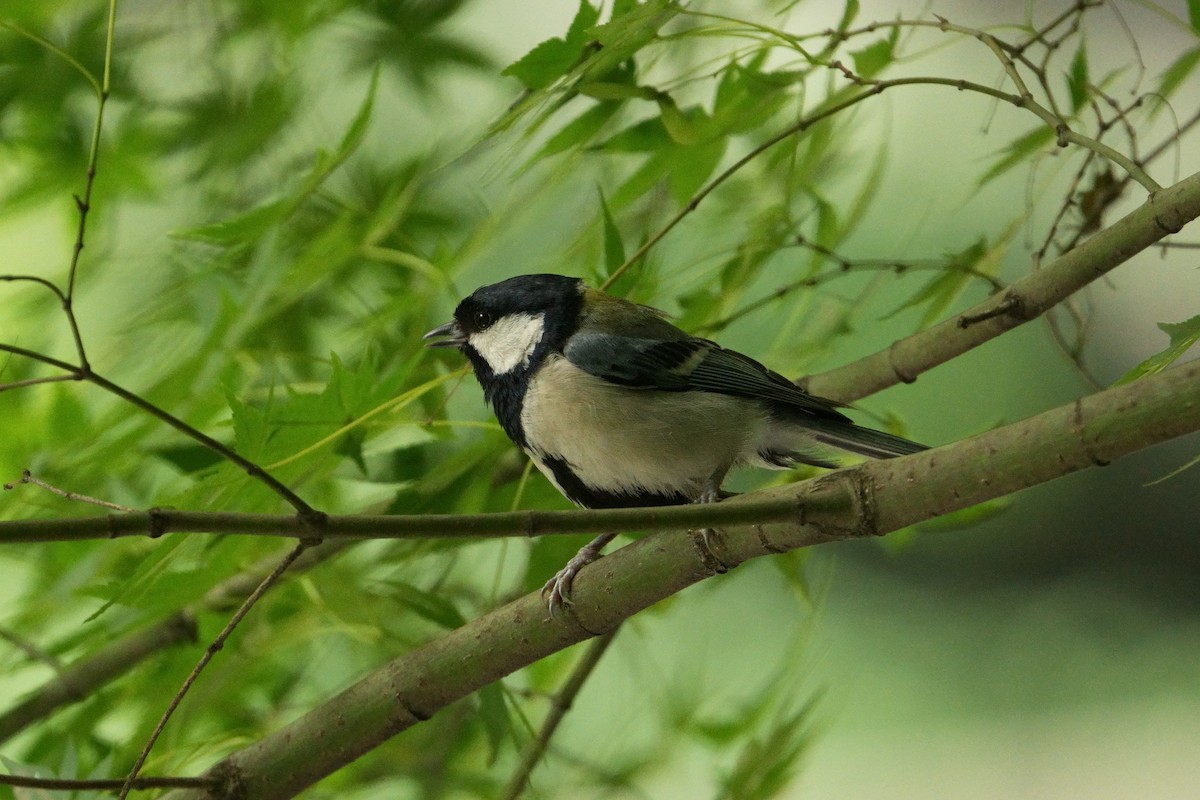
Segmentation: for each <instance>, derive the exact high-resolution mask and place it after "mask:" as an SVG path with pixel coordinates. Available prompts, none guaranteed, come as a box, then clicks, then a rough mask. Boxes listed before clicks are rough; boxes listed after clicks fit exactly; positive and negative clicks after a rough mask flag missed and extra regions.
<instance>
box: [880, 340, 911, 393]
mask: <svg viewBox="0 0 1200 800" xmlns="http://www.w3.org/2000/svg"><path fill="white" fill-rule="evenodd" d="M902 341H903V339H897V340H896V341H894V342H892V344H891V346H890V347H888V350H887V354H888V366H890V367H891V368H892V374H893V375H895V376H896V377H897V378H898V379H899V380H900V382H901V383H916V382H917V373H912V372H908V371H906V370H904V369H902V368H901V366H900V363H899V362H898V361H897V359H896V346H897V345H899V344H900V343H901V342H902Z"/></svg>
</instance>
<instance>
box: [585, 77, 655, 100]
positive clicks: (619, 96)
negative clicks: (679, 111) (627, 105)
mask: <svg viewBox="0 0 1200 800" xmlns="http://www.w3.org/2000/svg"><path fill="white" fill-rule="evenodd" d="M576 91H578V92H579V93H580V94H581V95H584V96H585V97H590V98H592V99H593V100H656V99H658V92H657V91H656V90H654V89H651V88H650V87H649V86H638V85H637V84H635V83H617V82H614V81H588V82H586V83H580V84H579V86H578V88H577V89H576Z"/></svg>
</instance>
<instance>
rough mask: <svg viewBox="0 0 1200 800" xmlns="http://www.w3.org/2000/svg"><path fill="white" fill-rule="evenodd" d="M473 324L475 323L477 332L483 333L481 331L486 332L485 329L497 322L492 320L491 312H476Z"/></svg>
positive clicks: (472, 320) (472, 319)
mask: <svg viewBox="0 0 1200 800" xmlns="http://www.w3.org/2000/svg"><path fill="white" fill-rule="evenodd" d="M471 322H472V323H474V325H475V330H477V331H481V330H484V329H485V328H487V327H489V326H491V324H492V323H493V322H495V320H494V319H492V315H491V313H490V312H487V311H476V312H475V315H474V316H473V317H472V318H471Z"/></svg>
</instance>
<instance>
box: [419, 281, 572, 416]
mask: <svg viewBox="0 0 1200 800" xmlns="http://www.w3.org/2000/svg"><path fill="white" fill-rule="evenodd" d="M584 288H585V287H584V283H583V281H581V280H579V279H578V278H568V277H566V276H565V275H518V276H517V277H515V278H509V279H508V280H506V281H501V282H500V283H493V284H491V285H489V286H482V287H480V288H478V289H476V290H475V291H474V292H473V293H472V294H471V295H470V296H469V297H467V298H465V299H464V300H463V301H462V302H461V303H459V304H458V308H457V309H455V311H454V321H453V322H448V323H446V324H445V325H442V326H440V327H438V328H434V329H433V330H431V331H430V332H429V333H427V334H425V338H426V339H430V338H434V341H431V342H430V343H429V345H428V346H429V347H457V348H459V349H460V350H462V351H463V352H464V353H465V354H466V356H467V358H468V359H470V361H471V366H473V367H474V368H475V377H476V378H478V379H479V383H480V385H482V386H483V391H484V396H485V397H486V398H487V400H488V402H490V403H491V404H492V406H493V407H494V408H495V410H496V414H497V416H500V417H501V422H502V423H503V422H505V420H504V418H503V417H504V415H505V413H506V411H515V410H518V409H519V407H520V401H521V398H522V397H523V395H524V391H525V388H526V386H527V384H528V380H529V373H530V372H531V371H532V370H534V369H536V368H537V367H538V365H540V364H541V363H542V361H543V360H544V359H545V358H546V356H547V355H549V354H550V353H554V352H558V351H561V350H562V348H563V345H564V344H565V343H566V341H567V338H568V337H570V335H571V334H572V333H574V332H575V329H576V328H577V327H578V326H579V317H580V312H581V311H582V309H583V292H584ZM508 406H512V407H513V408H512V409H507V408H502V407H508ZM505 427H506V428H507V427H509V426H508V425H506V426H505ZM509 433H510V435H513V434H514V432H513V431H510V432H509ZM514 438H516V437H515V436H514Z"/></svg>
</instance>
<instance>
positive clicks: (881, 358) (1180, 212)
mask: <svg viewBox="0 0 1200 800" xmlns="http://www.w3.org/2000/svg"><path fill="white" fill-rule="evenodd" d="M1198 216H1200V173H1197V174H1195V175H1192V176H1191V177H1189V178H1185V179H1184V180H1182V181H1180V182H1179V183H1177V184H1175V185H1174V186H1170V187H1168V188H1166V189H1163V190H1162V191H1161V192H1156V193H1155V194H1153V195H1152V196H1151V197H1150V199H1149V200H1147V201H1146V202H1145V203H1144V204H1143V205H1142V206H1141V207H1139V208H1138V209H1136V210H1135V211H1133V212H1131V213H1130V214H1128V215H1127V216H1125V217H1124V218H1122V219H1121V220H1120V221H1119V222H1117V223H1116V224H1114V225H1111V226H1109V227H1108V228H1105V229H1104V230H1102V231H1100V232H1099V233H1097V234H1096V235H1095V236H1093V237H1092V238H1090V239H1088V240H1087V241H1086V242H1084V243H1083V244H1081V245H1080V246H1079V247H1076V248H1075V249H1074V250H1070V251H1068V252H1067V253H1064V254H1063V255H1061V256H1059V257H1058V258H1056V259H1055V260H1054V261H1052V262H1051V263H1050V264H1048V265H1047V266H1046V267H1044V268H1043V269H1040V270H1037V271H1035V272H1031V273H1030V274H1029V275H1026V276H1025V277H1024V278H1022V279H1021V280H1019V281H1017V282H1016V283H1014V284H1012V285H1011V286H1010V287H1009V288H1008V289H1007V290H1006V291H1004V292H1002V293H1000V294H996V295H993V296H991V297H989V298H988V299H987V300H985V301H983V302H982V303H980V304H979V305H977V306H975V307H974V308H971V309H968V310H967V311H964V312H963V313H962V314H959V315H958V316H957V317H952V318H950V319H948V320H946V321H944V322H941V323H939V324H937V325H934V326H933V327H932V328H927V329H926V330H923V331H921V332H920V333H915V334H913V335H912V336H909V337H907V338H905V339H900V340H899V341H897V342H894V343H893V344H892V345H891V346H890V347H888V348H885V349H883V350H880V351H879V352H877V353H874V354H872V355H869V356H867V357H865V358H861V359H859V360H858V361H855V362H853V363H850V364H847V365H845V366H843V367H839V368H837V369H833V370H830V371H828V372H823V373H821V374H819V375H810V376H809V377H807V378H805V379H803V380H801V381H798V383H800V384H801V385H802V386H804V388H806V389H808V391H810V392H812V393H813V394H815V395H818V396H820V397H828V398H830V399H832V400H841V401H849V400H854V399H856V398H859V397H865V396H867V395H870V394H874V393H875V392H878V391H880V390H881V389H886V388H887V387H889V386H894V385H895V384H897V383H912V382H913V381H915V380H916V379H917V376H918V375H920V374H921V373H922V372H925V371H926V370H929V369H932V368H933V367H936V366H938V365H939V364H942V363H945V362H946V361H949V360H950V359H952V358H954V357H956V356H959V355H962V354H963V353H965V352H966V351H968V350H970V349H972V348H974V347H978V346H979V345H981V344H983V343H984V342H987V341H990V340H991V339H994V338H996V337H997V336H999V335H1000V334H1002V333H1004V332H1005V331H1008V330H1011V329H1013V328H1015V327H1017V326H1018V325H1022V324H1024V323H1026V322H1029V321H1030V320H1033V319H1037V318H1038V317H1040V316H1041V315H1042V314H1044V313H1046V311H1048V310H1049V309H1050V308H1052V307H1054V306H1055V305H1057V304H1058V303H1061V302H1062V301H1063V300H1065V299H1067V298H1068V297H1070V296H1071V295H1072V294H1074V293H1075V292H1077V291H1079V290H1080V289H1082V288H1083V287H1084V286H1087V285H1088V284H1089V283H1091V282H1092V281H1094V280H1096V279H1097V278H1099V277H1101V276H1103V275H1105V274H1107V273H1108V272H1110V271H1111V270H1112V269H1114V268H1115V267H1117V266H1119V265H1120V264H1123V263H1125V262H1126V261H1128V260H1129V259H1131V258H1132V257H1133V256H1134V255H1136V254H1137V253H1139V252H1141V251H1142V250H1145V249H1146V248H1148V247H1150V246H1151V245H1153V244H1154V243H1156V242H1158V241H1159V240H1160V239H1162V238H1163V237H1165V236H1168V235H1170V234H1173V233H1177V232H1178V231H1179V230H1180V229H1182V228H1183V226H1184V225H1187V224H1188V223H1189V222H1191V221H1192V220H1194V219H1196V217H1198Z"/></svg>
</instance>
